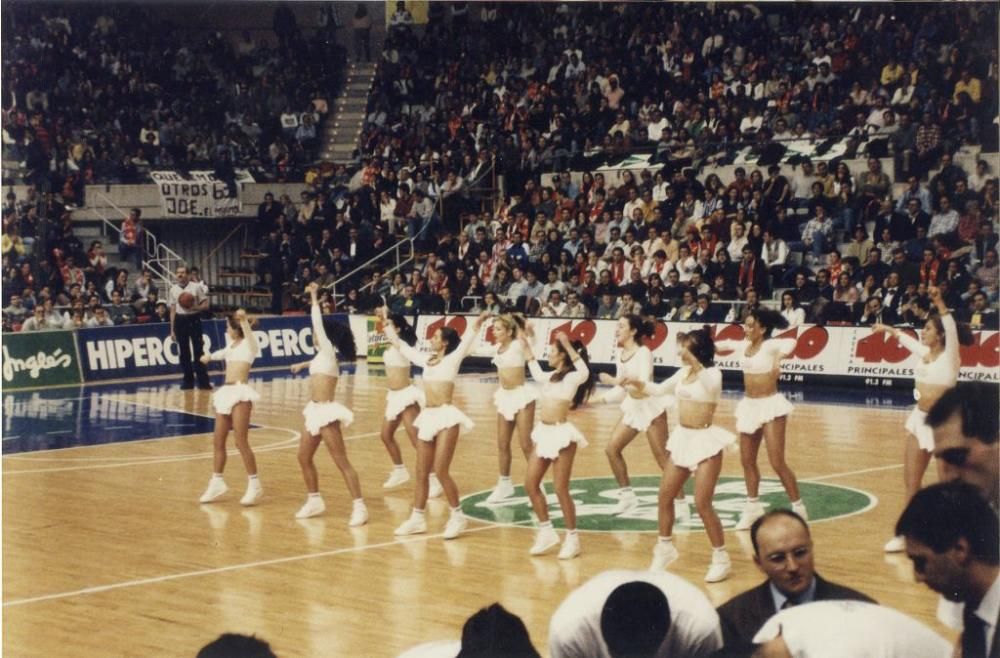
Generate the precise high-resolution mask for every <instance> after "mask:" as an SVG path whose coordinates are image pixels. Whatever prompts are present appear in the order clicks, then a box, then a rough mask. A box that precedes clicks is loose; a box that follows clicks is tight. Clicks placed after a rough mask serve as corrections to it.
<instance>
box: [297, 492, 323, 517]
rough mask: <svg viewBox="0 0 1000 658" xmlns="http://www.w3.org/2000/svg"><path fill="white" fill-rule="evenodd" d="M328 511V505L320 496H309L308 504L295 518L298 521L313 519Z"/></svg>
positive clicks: (300, 509)
mask: <svg viewBox="0 0 1000 658" xmlns="http://www.w3.org/2000/svg"><path fill="white" fill-rule="evenodd" d="M325 511H326V503H324V502H323V499H322V498H320V497H319V496H309V498H307V499H306V504H305V505H303V506H302V507H301V508H299V511H298V512H296V513H295V518H297V519H311V518H312V517H314V516H319V515H320V514H322V513H323V512H325Z"/></svg>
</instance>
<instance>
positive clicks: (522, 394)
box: [486, 313, 538, 503]
mask: <svg viewBox="0 0 1000 658" xmlns="http://www.w3.org/2000/svg"><path fill="white" fill-rule="evenodd" d="M523 332H524V319H523V318H522V317H521V316H519V315H513V314H509V313H508V314H504V315H501V316H499V317H496V318H494V319H493V337H494V338H495V339H496V343H497V351H496V356H495V357H493V364H494V365H496V367H497V374H498V375H499V377H500V388H498V389H497V390H496V391H495V392H494V393H493V404H494V405H496V408H497V453H498V458H499V462H500V478H499V480H498V481H497V486H496V488H495V489H494V490H493V492H492V493H490V495H489V497H488V498H487V499H486V502H487V503H499V502H501V501H502V500H504V499H506V498H510V497H511V496H513V495H514V483H513V482H511V479H510V463H511V450H510V443H511V439H512V438H513V435H514V431H515V430H516V431H517V440H518V443H519V444H520V446H521V452H523V453H524V458H525V460H527V459H528V458H529V457H530V455H531V431H532V430H531V428H532V426H533V425H534V424H535V400H536V399H538V391H537V390H535V387H534V386H530V385H528V384H526V383H525V382H524V379H525V377H524V365H525V354H524V350H523V349H522V347H521V344H522V343H521V341H520V340H517V337H518V334H521V335H522V336H523Z"/></svg>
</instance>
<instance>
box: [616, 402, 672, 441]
mask: <svg viewBox="0 0 1000 658" xmlns="http://www.w3.org/2000/svg"><path fill="white" fill-rule="evenodd" d="M674 405H675V401H674V396H672V395H659V396H655V397H648V398H634V397H632V396H630V395H629V396H626V397H625V399H624V400H622V403H621V407H620V408H621V410H622V423H624V424H625V425H627V426H629V427H631V428H632V429H634V430H635V431H637V432H645V431H646V430H647V429H649V426H650V425H652V424H653V421H654V420H655V419H656V417H657V416H659V415H660V414H662V413H663V412H665V411H666V410H667V409H668V408H670V407H672V406H674Z"/></svg>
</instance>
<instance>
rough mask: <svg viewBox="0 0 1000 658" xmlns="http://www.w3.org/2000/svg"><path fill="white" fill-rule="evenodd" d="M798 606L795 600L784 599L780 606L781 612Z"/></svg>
mask: <svg viewBox="0 0 1000 658" xmlns="http://www.w3.org/2000/svg"><path fill="white" fill-rule="evenodd" d="M798 604H799V602H798V601H796V600H795V599H785V602H784V603H782V604H781V609H782V610H788V609H789V608H792V607H795V606H797V605H798Z"/></svg>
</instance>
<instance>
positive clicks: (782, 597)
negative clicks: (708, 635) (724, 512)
mask: <svg viewBox="0 0 1000 658" xmlns="http://www.w3.org/2000/svg"><path fill="white" fill-rule="evenodd" d="M750 541H751V543H752V544H753V549H754V557H753V559H754V562H756V563H757V566H758V567H759V568H760V570H761V571H763V572H764V575H766V576H767V581H765V582H764V583H762V584H760V585H758V586H757V587H755V588H753V589H751V590H749V591H747V592H744V593H743V594H739V595H737V596H735V597H733V598H732V599H730V600H729V601H728V602H726V603H724V604H723V605H722V606H720V607H719V609H718V612H719V620H720V621H721V623H722V635H723V641H724V644H725V646H724V648H723V649H722V650H721V652H720V653H718V654H716V655H717V656H720V657H721V656H733V657H735V656H750V655H751V654H752V653H753V649H754V647H753V637H754V635H755V634H756V633H757V631H759V630H760V629H761V627H762V626H763V625H764V622H766V621H767V620H768V619H769V618H770V617H771V616H772V615H774V614H775V613H776V612H778V611H779V610H783V609H785V608H787V607H790V606H794V605H800V604H803V603H811V602H813V601H828V600H833V599H848V600H855V601H868V602H870V603H874V601H873V600H872V599H870V598H869V597H867V596H865V595H864V594H862V593H861V592H857V591H855V590H853V589H849V588H847V587H843V586H841V585H837V584H835V583H831V582H829V581H827V580H824V579H823V578H820V577H819V575H818V574H816V571H815V567H814V565H813V544H812V537H811V536H810V535H809V526H808V525H806V522H805V521H803V520H802V517H800V516H799V515H798V514H796V513H795V512H792V511H791V510H787V509H776V510H772V511H770V512H768V513H767V514H765V515H764V516H762V517H760V518H759V519H757V520H756V521H755V522H754V524H753V526H751V527H750Z"/></svg>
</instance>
